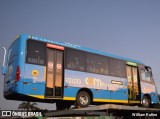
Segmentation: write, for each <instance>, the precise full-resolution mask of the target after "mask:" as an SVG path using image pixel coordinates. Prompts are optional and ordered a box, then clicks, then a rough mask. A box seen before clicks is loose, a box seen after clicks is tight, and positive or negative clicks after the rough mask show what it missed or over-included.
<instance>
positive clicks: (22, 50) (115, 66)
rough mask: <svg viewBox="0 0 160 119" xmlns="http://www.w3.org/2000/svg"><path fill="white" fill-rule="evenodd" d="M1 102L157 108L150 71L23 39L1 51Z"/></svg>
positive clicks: (90, 52) (111, 58) (71, 46)
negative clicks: (2, 100)
mask: <svg viewBox="0 0 160 119" xmlns="http://www.w3.org/2000/svg"><path fill="white" fill-rule="evenodd" d="M3 49H4V61H3V66H2V74H3V75H4V91H3V92H4V97H5V98H6V99H9V100H21V101H36V102H46V103H56V107H57V109H65V108H70V106H71V105H76V106H79V107H87V106H89V105H95V104H102V103H114V104H126V105H141V106H144V107H151V106H153V105H156V104H158V103H159V99H158V93H157V89H156V86H155V83H154V80H153V75H152V69H151V67H149V66H147V65H145V64H144V63H142V62H140V61H137V60H133V59H129V58H125V57H121V56H116V55H112V54H108V53H104V52H101V51H97V50H93V49H90V48H86V47H82V46H79V45H74V44H71V43H67V42H57V41H54V40H49V39H46V38H41V37H37V36H33V35H27V34H22V35H19V36H18V37H17V38H16V40H15V41H14V42H13V43H12V44H11V45H10V47H9V48H8V49H6V48H4V47H3Z"/></svg>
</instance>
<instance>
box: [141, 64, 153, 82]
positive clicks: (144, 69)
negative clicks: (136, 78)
mask: <svg viewBox="0 0 160 119" xmlns="http://www.w3.org/2000/svg"><path fill="white" fill-rule="evenodd" d="M142 70H143V71H144V73H145V71H147V69H146V68H145V67H143V68H140V69H139V71H140V77H141V78H140V80H141V81H142V82H146V83H149V84H153V85H155V84H154V80H153V77H152V76H151V74H150V73H149V72H148V71H147V72H148V74H149V76H150V81H147V80H143V78H142V73H141V71H142Z"/></svg>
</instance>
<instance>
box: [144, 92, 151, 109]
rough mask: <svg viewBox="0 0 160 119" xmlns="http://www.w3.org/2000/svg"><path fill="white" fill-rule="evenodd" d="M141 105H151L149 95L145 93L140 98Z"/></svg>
mask: <svg viewBox="0 0 160 119" xmlns="http://www.w3.org/2000/svg"><path fill="white" fill-rule="evenodd" d="M142 107H146V108H148V107H151V97H150V96H149V95H148V94H145V95H144V96H143V98H142Z"/></svg>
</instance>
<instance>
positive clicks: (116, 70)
mask: <svg viewBox="0 0 160 119" xmlns="http://www.w3.org/2000/svg"><path fill="white" fill-rule="evenodd" d="M109 74H110V75H111V76H117V77H126V71H125V64H124V61H122V60H118V59H113V58H110V59H109Z"/></svg>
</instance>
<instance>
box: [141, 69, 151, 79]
mask: <svg viewBox="0 0 160 119" xmlns="http://www.w3.org/2000/svg"><path fill="white" fill-rule="evenodd" d="M141 77H142V80H144V81H148V82H150V81H151V77H150V74H149V72H148V71H147V70H141Z"/></svg>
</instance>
